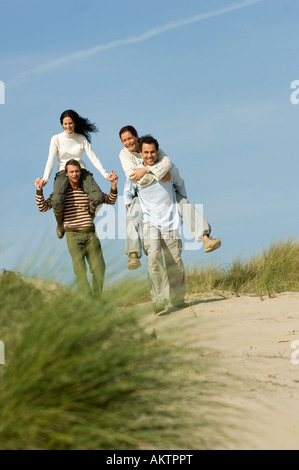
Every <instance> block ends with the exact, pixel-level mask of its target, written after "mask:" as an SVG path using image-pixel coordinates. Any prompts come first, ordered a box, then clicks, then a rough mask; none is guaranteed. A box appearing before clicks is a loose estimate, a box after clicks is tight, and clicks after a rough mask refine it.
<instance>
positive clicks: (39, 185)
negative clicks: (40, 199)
mask: <svg viewBox="0 0 299 470" xmlns="http://www.w3.org/2000/svg"><path fill="white" fill-rule="evenodd" d="M43 183H44V180H42V179H41V178H37V179H36V180H35V181H34V184H35V187H36V189H37V190H38V191H40V190H42V189H43V187H44V186H45V184H43Z"/></svg>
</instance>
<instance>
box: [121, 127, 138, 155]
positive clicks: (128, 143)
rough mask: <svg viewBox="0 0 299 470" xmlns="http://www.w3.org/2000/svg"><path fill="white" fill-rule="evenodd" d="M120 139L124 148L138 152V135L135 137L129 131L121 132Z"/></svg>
mask: <svg viewBox="0 0 299 470" xmlns="http://www.w3.org/2000/svg"><path fill="white" fill-rule="evenodd" d="M120 138H121V141H122V143H123V145H124V147H125V148H126V149H128V150H129V151H130V152H139V145H138V137H135V136H134V135H133V134H132V133H131V132H129V131H126V132H123V134H121V136H120Z"/></svg>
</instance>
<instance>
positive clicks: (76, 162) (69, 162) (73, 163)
mask: <svg viewBox="0 0 299 470" xmlns="http://www.w3.org/2000/svg"><path fill="white" fill-rule="evenodd" d="M70 165H73V166H77V167H78V168H80V170H81V166H80V163H79V162H78V160H75V159H74V158H72V159H71V160H68V161H67V162H66V164H65V167H64V168H65V171H66V172H67V167H68V166H70Z"/></svg>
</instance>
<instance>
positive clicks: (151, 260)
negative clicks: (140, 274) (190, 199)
mask: <svg viewBox="0 0 299 470" xmlns="http://www.w3.org/2000/svg"><path fill="white" fill-rule="evenodd" d="M139 146H140V155H141V156H142V158H143V164H140V165H139V166H138V168H142V167H143V168H146V167H147V166H152V165H154V164H155V162H156V160H157V155H158V151H159V144H158V142H157V140H156V139H154V138H153V137H152V136H150V135H146V136H143V137H141V138H140V141H139ZM169 173H170V175H171V180H169V181H162V180H161V181H157V180H155V179H154V180H153V181H152V183H150V184H149V185H147V186H140V185H138V184H137V183H136V182H135V181H133V180H132V179H127V181H126V184H125V192H124V196H125V204H126V205H127V206H129V205H130V204H131V203H132V201H133V199H134V197H135V196H136V194H137V195H138V197H139V200H140V206H141V211H142V222H143V245H144V247H143V248H144V252H145V254H146V255H147V256H148V275H149V282H150V289H151V295H152V301H153V308H154V312H155V313H159V312H161V311H163V310H164V309H165V307H166V305H168V304H169V305H170V306H172V307H178V308H182V307H185V306H186V304H185V302H184V297H185V292H186V281H185V270H184V265H183V262H182V259H181V253H182V242H181V238H180V232H179V229H180V224H181V219H180V215H179V212H178V208H177V202H176V195H175V192H176V193H179V194H180V195H181V197H186V189H185V184H184V180H183V179H182V178H181V177H180V175H179V172H178V170H177V168H176V167H175V166H174V165H172V168H171V169H170V171H169ZM162 250H163V253H164V258H165V266H164V264H163V255H162Z"/></svg>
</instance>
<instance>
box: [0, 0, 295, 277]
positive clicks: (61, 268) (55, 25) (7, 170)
mask: <svg viewBox="0 0 299 470" xmlns="http://www.w3.org/2000/svg"><path fill="white" fill-rule="evenodd" d="M0 7H1V19H2V21H1V30H0V54H1V62H0V63H1V66H0V80H1V82H2V83H3V84H4V85H5V104H0V133H1V162H2V168H3V169H4V175H5V177H4V178H3V179H2V184H1V196H0V214H1V232H0V250H1V252H0V269H3V268H5V269H16V270H19V271H22V272H25V273H26V274H29V275H40V276H45V277H48V278H49V277H50V278H52V279H56V280H59V281H60V282H69V280H72V279H73V273H72V266H71V260H70V256H69V254H68V252H67V248H66V242H65V239H64V240H62V241H60V240H58V239H56V234H55V222H54V216H53V214H50V213H47V214H39V213H38V211H37V209H36V206H35V200H34V194H35V190H34V185H33V182H34V180H35V178H36V177H38V176H42V174H43V170H44V166H45V164H46V160H47V156H48V149H49V142H50V138H51V136H52V135H54V134H56V133H58V132H61V130H62V129H61V126H60V124H59V116H60V114H61V113H62V112H63V111H64V110H65V109H69V108H72V109H75V110H76V111H77V112H78V113H79V114H81V115H83V116H86V117H88V118H89V119H90V120H91V121H92V122H95V123H96V124H97V126H98V128H99V130H100V132H99V133H98V134H96V135H94V136H93V140H92V146H93V149H94V151H95V152H96V154H97V155H98V157H99V158H100V160H101V161H102V163H103V165H104V167H105V168H106V169H107V170H108V171H110V170H111V169H114V170H115V171H116V172H117V173H118V175H119V191H120V194H121V193H122V190H123V186H124V181H125V180H124V175H123V171H122V168H121V165H120V161H119V157H118V155H119V152H120V150H121V142H120V140H119V138H118V131H119V129H120V128H121V127H122V126H123V125H126V124H132V125H134V126H135V127H136V128H137V130H138V131H139V133H140V134H143V133H151V134H153V135H154V136H155V137H156V138H157V139H158V141H159V143H160V145H161V147H162V149H163V150H164V151H165V152H166V153H167V154H168V155H169V156H170V158H171V159H172V161H173V162H174V163H175V164H176V165H177V166H178V167H179V169H180V173H181V175H182V177H183V178H184V179H185V183H186V187H187V192H188V197H189V200H190V201H191V202H193V203H198V204H203V207H204V215H205V217H206V218H207V220H208V221H209V222H210V224H211V226H212V235H213V236H218V237H221V238H222V244H223V246H222V247H221V249H220V250H217V251H215V252H214V253H211V254H209V255H207V254H204V252H203V249H201V250H195V251H189V250H184V252H183V259H184V261H185V262H186V264H190V263H191V262H192V263H198V264H201V265H206V264H209V263H213V264H218V265H220V266H225V265H227V264H229V263H231V262H232V260H233V259H235V258H236V257H237V256H241V257H245V258H247V257H250V256H252V255H254V254H256V253H257V252H260V251H262V250H263V249H265V248H267V247H268V246H269V244H270V243H272V242H275V241H277V240H283V239H286V238H288V237H295V238H298V235H299V222H298V200H299V189H298V170H299V164H298V157H297V153H298V145H297V139H296V137H297V134H298V131H297V128H298V121H299V104H298V105H295V104H292V102H291V93H292V91H294V90H292V89H291V83H292V82H293V81H294V80H299V70H298V60H297V44H298V39H299V38H298V35H299V33H298V16H299V3H298V2H296V1H294V0H260V1H254V0H253V1H245V0H244V1H242V0H240V1H238V0H235V1H234V0H222V1H220V0H209V1H202V0H187V1H186V0H185V1H182V0H159V1H158V0H151V2H148V1H143V0H138V1H137V0H110V1H109V2H106V1H105V2H104V1H102V0H85V1H82V0H72V1H69V0H65V1H64V2H61V1H59V2H58V1H56V0H51V1H50V0H18V1H17V0H10V1H9V2H8V1H3V0H0ZM0 93H1V91H0ZM2 101H3V100H2ZM0 103H1V96H0ZM84 160H85V162H86V164H87V167H88V169H89V170H90V171H93V172H94V174H95V176H96V179H97V182H98V183H99V185H100V186H101V187H102V189H103V190H108V185H107V182H106V181H105V180H104V179H103V178H102V176H101V175H100V174H99V173H97V174H96V170H95V169H94V168H93V167H92V165H91V163H90V162H89V160H88V159H87V157H86V158H85V159H84ZM54 173H55V172H54V171H53V173H52V177H51V179H50V181H49V183H48V185H47V186H46V187H45V194H46V195H48V194H49V193H50V191H51V189H52V185H53V178H54ZM120 204H121V201H120ZM117 214H118V215H119V217H120V218H121V217H122V214H123V212H122V208H121V206H118V207H117ZM97 220H99V219H97ZM123 248H124V240H120V241H118V240H104V241H103V251H104V256H105V259H106V262H107V265H108V277H109V273H110V274H113V272H115V271H117V272H122V271H123V273H124V275H128V271H126V267H125V266H126V265H125V258H124V255H123ZM143 265H144V266H146V258H145V257H143ZM129 275H131V273H130V274H129ZM132 275H133V274H132Z"/></svg>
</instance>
